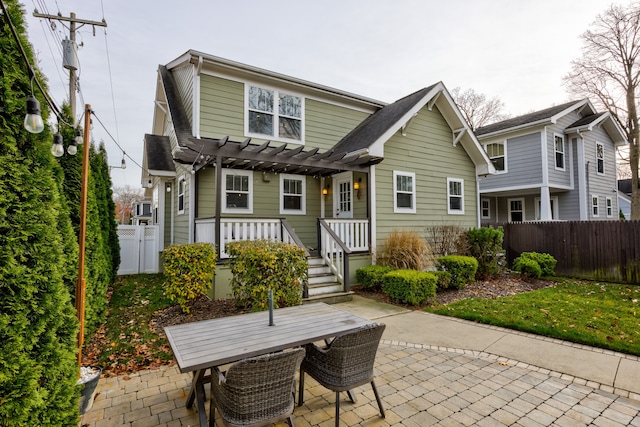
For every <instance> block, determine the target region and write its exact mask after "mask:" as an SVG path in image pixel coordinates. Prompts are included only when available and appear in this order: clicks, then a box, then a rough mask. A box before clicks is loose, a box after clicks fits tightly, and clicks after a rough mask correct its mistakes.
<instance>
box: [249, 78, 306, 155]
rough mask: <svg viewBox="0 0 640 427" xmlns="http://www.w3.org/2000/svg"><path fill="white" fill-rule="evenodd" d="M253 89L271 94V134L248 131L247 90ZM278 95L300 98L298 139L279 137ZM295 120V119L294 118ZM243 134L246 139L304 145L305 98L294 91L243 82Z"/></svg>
mask: <svg viewBox="0 0 640 427" xmlns="http://www.w3.org/2000/svg"><path fill="white" fill-rule="evenodd" d="M252 86H253V87H255V88H258V89H264V90H268V91H272V92H273V104H274V105H273V111H271V112H270V113H269V114H271V115H272V116H273V129H272V130H273V134H271V135H267V134H260V133H253V132H250V131H249V88H250V87H252ZM280 95H290V96H294V97H297V98H300V139H292V138H283V137H281V136H280V135H279V124H280V111H279V105H278V102H277V101H278V99H279V98H280ZM296 120H297V118H296ZM244 134H245V136H247V137H253V138H260V139H267V140H272V141H279V142H285V143H290V144H302V145H304V143H305V142H304V137H305V98H304V96H303V95H301V94H300V93H296V92H294V91H290V90H285V89H281V88H277V87H274V86H269V85H265V84H261V83H256V82H251V81H246V82H244Z"/></svg>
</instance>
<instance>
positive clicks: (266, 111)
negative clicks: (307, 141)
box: [246, 85, 304, 142]
mask: <svg viewBox="0 0 640 427" xmlns="http://www.w3.org/2000/svg"><path fill="white" fill-rule="evenodd" d="M246 99H247V118H246V121H247V124H246V128H247V133H248V134H251V135H257V136H261V137H266V138H274V139H278V140H284V141H298V142H301V141H302V131H303V124H302V111H303V107H304V106H303V103H304V102H303V99H302V97H299V96H296V95H291V94H287V93H284V92H280V91H278V90H275V89H265V88H260V87H257V86H249V85H248V86H247V96H246Z"/></svg>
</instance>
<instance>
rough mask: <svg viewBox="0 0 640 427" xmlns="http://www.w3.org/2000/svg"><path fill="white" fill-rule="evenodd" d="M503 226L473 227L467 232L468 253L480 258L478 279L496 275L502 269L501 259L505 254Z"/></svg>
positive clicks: (477, 258)
mask: <svg viewBox="0 0 640 427" xmlns="http://www.w3.org/2000/svg"><path fill="white" fill-rule="evenodd" d="M503 239H504V231H503V229H502V227H498V228H493V227H482V228H472V229H470V230H467V233H466V251H465V252H466V255H469V256H472V257H474V258H475V259H476V260H478V270H477V271H476V278H477V279H486V278H489V277H495V276H496V275H497V274H499V273H500V271H502V266H501V265H500V260H501V258H502V257H503V256H504V249H503V248H502V241H503Z"/></svg>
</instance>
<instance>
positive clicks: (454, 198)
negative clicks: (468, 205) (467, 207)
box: [447, 178, 464, 215]
mask: <svg viewBox="0 0 640 427" xmlns="http://www.w3.org/2000/svg"><path fill="white" fill-rule="evenodd" d="M447 208H448V209H447V211H448V213H449V214H452V215H462V214H464V180H462V179H458V178H447Z"/></svg>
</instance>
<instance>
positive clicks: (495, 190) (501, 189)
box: [480, 182, 572, 194]
mask: <svg viewBox="0 0 640 427" xmlns="http://www.w3.org/2000/svg"><path fill="white" fill-rule="evenodd" d="M542 186H543V184H542V183H541V182H539V183H535V184H527V185H517V186H513V187H498V188H486V189H484V190H480V193H481V194H494V193H503V192H507V191H519V190H531V189H533V188H541V187H542ZM549 187H550V188H557V189H561V190H572V188H571V187H570V186H567V185H557V184H554V185H550V186H549Z"/></svg>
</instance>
